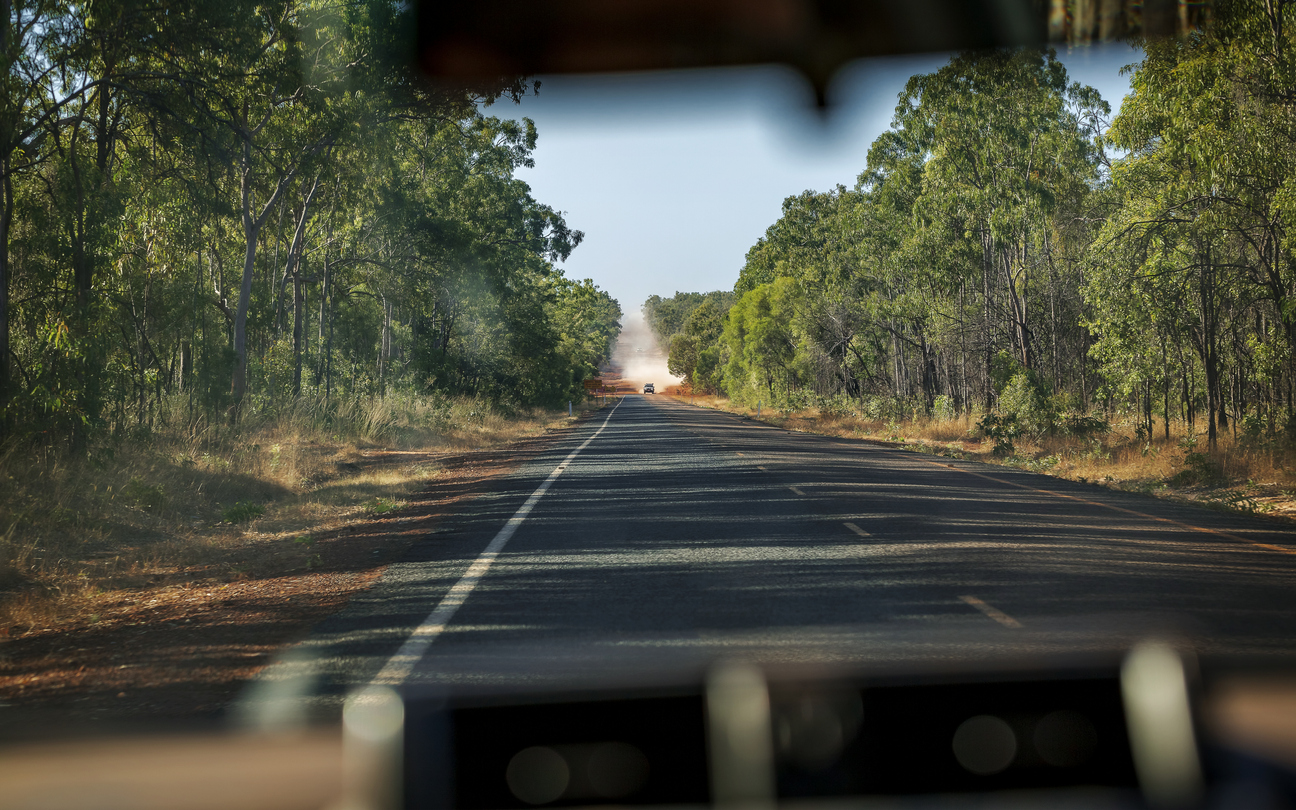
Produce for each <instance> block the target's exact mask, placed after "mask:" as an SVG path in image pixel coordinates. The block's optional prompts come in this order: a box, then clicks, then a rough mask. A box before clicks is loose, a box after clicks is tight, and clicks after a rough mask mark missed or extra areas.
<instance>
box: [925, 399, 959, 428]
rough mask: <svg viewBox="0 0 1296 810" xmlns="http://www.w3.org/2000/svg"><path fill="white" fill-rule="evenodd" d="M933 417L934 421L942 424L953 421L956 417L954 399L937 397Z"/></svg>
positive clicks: (932, 409)
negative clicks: (936, 420)
mask: <svg viewBox="0 0 1296 810" xmlns="http://www.w3.org/2000/svg"><path fill="white" fill-rule="evenodd" d="M931 415H932V418H933V419H939V420H940V421H942V422H948V421H950V420H952V419H953V418H954V417H955V416H956V414H955V413H954V399H953V398H952V397H949V396H946V395H945V394H941V395H940V396H938V397H936V399H935V400H934V401H933V402H932V408H931Z"/></svg>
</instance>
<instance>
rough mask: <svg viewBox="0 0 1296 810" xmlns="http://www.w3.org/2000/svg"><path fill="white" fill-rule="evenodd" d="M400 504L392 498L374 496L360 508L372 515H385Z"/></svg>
mask: <svg viewBox="0 0 1296 810" xmlns="http://www.w3.org/2000/svg"><path fill="white" fill-rule="evenodd" d="M399 506H400V504H399V503H397V502H396V501H394V500H392V499H390V498H374V499H372V500H369V501H365V502H364V503H362V504H361V505H360V508H361V509H363V510H364V511H365V512H367V513H369V514H371V515H385V514H387V513H388V512H391V511H393V510H394V509H396V508H397V507H399Z"/></svg>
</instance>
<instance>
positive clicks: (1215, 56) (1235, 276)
mask: <svg viewBox="0 0 1296 810" xmlns="http://www.w3.org/2000/svg"><path fill="white" fill-rule="evenodd" d="M1294 13H1296V6H1293V4H1292V3H1289V2H1283V1H1282V0H1278V1H1277V2H1273V3H1268V4H1265V5H1264V6H1263V7H1262V6H1260V5H1258V4H1253V3H1242V2H1228V3H1221V4H1219V6H1218V7H1217V8H1216V10H1215V16H1214V20H1213V21H1212V24H1211V25H1209V26H1208V27H1207V28H1206V29H1205V30H1204V31H1201V32H1197V33H1194V34H1192V35H1190V36H1188V37H1186V38H1184V39H1182V40H1167V41H1163V42H1151V43H1148V44H1147V45H1146V55H1145V58H1144V60H1143V62H1142V63H1141V64H1140V65H1139V66H1138V69H1137V70H1136V71H1135V72H1134V74H1133V76H1132V78H1131V88H1132V91H1133V92H1132V93H1131V95H1130V96H1129V98H1128V99H1127V100H1126V103H1125V105H1124V106H1123V107H1122V109H1121V112H1120V115H1119V116H1117V118H1116V119H1115V121H1114V122H1113V126H1112V130H1111V134H1110V138H1111V140H1112V142H1113V143H1115V144H1116V145H1118V146H1120V147H1121V148H1122V149H1124V150H1127V151H1128V152H1129V157H1128V158H1126V161H1125V162H1126V163H1127V164H1128V168H1127V170H1126V172H1125V176H1126V177H1127V178H1128V179H1127V180H1126V185H1127V187H1129V190H1130V191H1131V194H1132V196H1133V199H1134V203H1133V204H1134V205H1136V206H1137V207H1138V208H1139V209H1140V215H1141V219H1140V222H1145V223H1148V225H1146V226H1143V227H1136V226H1132V227H1130V228H1127V229H1125V230H1123V231H1120V232H1119V233H1118V234H1117V236H1114V237H1113V238H1117V237H1120V238H1126V239H1134V240H1143V239H1144V238H1145V237H1144V236H1143V232H1144V231H1145V230H1147V228H1150V227H1156V228H1159V229H1160V230H1161V231H1164V230H1165V229H1166V228H1168V227H1169V226H1170V225H1173V226H1174V227H1176V228H1178V229H1179V230H1181V231H1186V232H1188V233H1190V234H1191V239H1189V240H1185V243H1184V244H1185V247H1184V250H1190V251H1191V252H1190V253H1189V254H1188V255H1185V256H1184V257H1183V259H1182V261H1181V266H1183V267H1186V268H1190V269H1191V273H1192V278H1193V279H1194V282H1193V284H1194V285H1195V288H1196V290H1197V294H1196V296H1195V301H1196V305H1195V311H1196V312H1197V315H1198V318H1199V321H1200V323H1199V324H1198V325H1197V326H1196V327H1195V328H1194V329H1193V330H1192V331H1190V332H1188V333H1187V335H1188V336H1189V337H1190V338H1191V340H1192V342H1193V346H1194V348H1195V351H1196V354H1197V356H1198V358H1199V360H1200V362H1201V365H1202V369H1201V370H1202V373H1203V374H1204V376H1205V385H1204V387H1205V394H1206V399H1207V409H1208V429H1209V435H1210V439H1211V442H1212V444H1213V443H1214V441H1215V431H1216V423H1217V421H1224V420H1226V419H1227V415H1228V414H1227V411H1228V408H1227V407H1226V406H1227V405H1228V404H1229V402H1230V401H1231V402H1232V405H1233V408H1234V415H1235V416H1236V415H1237V413H1238V412H1239V411H1242V410H1244V409H1245V408H1246V405H1245V400H1246V399H1247V398H1248V396H1247V393H1246V391H1245V390H1244V389H1245V388H1247V387H1249V388H1251V389H1253V393H1252V394H1251V395H1250V399H1252V400H1253V401H1254V400H1255V399H1256V398H1260V399H1264V400H1267V401H1268V405H1269V407H1270V408H1271V411H1272V409H1273V408H1277V407H1283V409H1284V410H1285V412H1286V414H1287V416H1288V418H1290V416H1291V414H1292V409H1293V401H1292V400H1293V396H1292V388H1293V379H1294V378H1296V353H1294V351H1293V350H1296V253H1293V249H1294V248H1296V244H1293V240H1294V239H1296V235H1293V233H1292V230H1291V223H1292V222H1293V221H1296V203H1293V200H1296V193H1294V192H1296V157H1294V156H1293V155H1294V153H1293V150H1292V147H1293V146H1294V145H1296V125H1293V123H1292V122H1293V113H1294V112H1296V109H1294V105H1296V64H1293V60H1292V56H1291V50H1292V46H1293V44H1294V42H1293V33H1292V32H1293V26H1292V24H1293V23H1296V19H1293V14H1294ZM1149 166H1155V167H1157V171H1156V173H1155V175H1153V174H1152V172H1151V171H1149V170H1148V169H1146V168H1144V170H1143V171H1142V172H1141V173H1140V172H1139V170H1138V169H1137V168H1136V167H1149ZM1135 186H1137V190H1134V187H1135ZM1141 267H1143V265H1142V264H1140V263H1135V264H1134V265H1133V266H1132V267H1130V268H1128V271H1129V272H1139V269H1140V268H1141ZM1119 281H1120V280H1119V279H1113V282H1114V283H1119ZM1094 292H1095V293H1098V292H1100V291H1097V290H1095V291H1094ZM1244 313H1246V317H1245V318H1242V317H1241V316H1243V314H1244ZM1226 320H1227V321H1230V322H1231V325H1230V324H1226V323H1225V321H1226ZM1247 321H1249V322H1250V325H1247ZM1226 325H1227V326H1228V329H1227V331H1228V332H1230V333H1239V334H1237V335H1236V336H1234V335H1230V337H1231V338H1232V342H1233V344H1234V345H1233V346H1231V347H1226V346H1224V345H1223V342H1224V338H1225V335H1224V332H1225V331H1226V330H1225V327H1226ZM1240 333H1245V335H1243V334H1240ZM1248 344H1249V345H1248ZM1252 354H1255V355H1265V356H1268V357H1270V358H1273V360H1274V361H1269V362H1263V363H1260V364H1258V365H1257V364H1256V363H1254V362H1252V358H1250V357H1248V356H1247V355H1252ZM1275 361H1276V362H1275ZM1257 374H1260V375H1261V377H1262V378H1257V377H1256V375H1257ZM1226 377H1228V378H1230V381H1229V382H1230V383H1231V384H1227V383H1226V380H1225V378H1226ZM1247 377H1251V379H1250V380H1249V383H1248V381H1247V380H1246V379H1245V378H1247ZM1187 387H1188V386H1187V385H1186V384H1185V388H1187ZM1226 388H1227V389H1231V394H1230V393H1229V391H1227V390H1226ZM1271 416H1272V413H1271Z"/></svg>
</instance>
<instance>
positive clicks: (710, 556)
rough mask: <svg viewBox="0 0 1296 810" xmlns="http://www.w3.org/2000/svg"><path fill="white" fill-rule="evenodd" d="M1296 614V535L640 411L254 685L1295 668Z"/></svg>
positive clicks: (576, 447) (473, 514) (435, 547)
mask: <svg viewBox="0 0 1296 810" xmlns="http://www.w3.org/2000/svg"><path fill="white" fill-rule="evenodd" d="M555 473H556V474H555ZM1293 608H1296V534H1293V533H1292V531H1291V530H1290V529H1288V528H1287V527H1286V526H1284V525H1282V524H1278V523H1275V522H1269V521H1266V520H1264V519H1261V518H1250V517H1246V516H1238V515H1230V514H1225V513H1220V512H1215V511H1211V510H1206V509H1201V508H1196V507H1190V506H1183V505H1177V504H1172V503H1169V502H1165V501H1158V500H1155V499H1151V498H1145V497H1141V496H1136V495H1132V494H1126V493H1120V492H1113V491H1109V490H1106V489H1104V488H1101V487H1096V486H1091V485H1083V484H1077V483H1072V482H1067V481H1062V480H1058V479H1054V478H1049V477H1046V476H1041V475H1035V474H1031V473H1027V472H1023V471H1019V470H1015V469H1011V468H1003V467H994V466H988V465H983V464H977V463H973V462H962V461H952V460H949V459H945V458H941V457H936V456H927V455H923V454H918V453H910V452H903V451H899V450H892V449H887V448H884V447H879V446H876V445H870V444H865V443H862V442H850V441H846V440H841V439H834V438H828V437H821V436H812V435H807V434H796V433H789V432H787V431H784V430H781V429H779V428H775V427H772V426H769V425H766V424H762V423H757V422H752V421H750V420H747V419H744V418H742V417H738V416H734V415H730V414H725V413H719V412H715V411H709V410H705V409H701V408H694V407H690V406H688V405H685V404H682V403H678V402H675V401H672V400H667V399H664V398H661V397H647V396H631V397H626V398H625V399H624V400H623V401H622V402H621V404H620V405H619V406H618V407H617V408H616V409H615V410H611V409H608V410H605V411H603V412H600V413H598V414H596V415H595V416H594V417H593V418H592V419H590V420H587V421H586V422H584V423H582V425H581V426H580V427H578V428H576V429H574V430H572V431H571V432H570V433H569V434H568V435H566V436H565V437H564V438H563V439H561V440H559V441H558V442H556V443H555V444H554V446H553V447H552V448H551V449H550V450H549V451H548V452H546V453H543V454H541V455H540V456H539V457H537V458H536V459H535V460H533V461H532V462H530V463H528V464H526V465H524V466H523V467H522V468H520V469H519V470H517V471H516V472H515V473H513V474H512V475H511V476H508V477H506V478H504V479H502V480H500V481H499V482H497V484H496V485H495V486H494V487H493V489H492V490H491V491H490V492H489V493H488V494H486V495H484V496H482V497H480V498H478V499H476V500H474V501H473V502H471V503H470V504H468V505H467V506H466V507H465V509H464V510H463V511H462V512H461V513H460V514H459V515H457V516H456V517H455V518H454V519H452V520H450V521H448V522H447V523H446V524H445V525H444V526H443V527H442V529H440V530H439V531H438V532H437V533H436V534H434V535H432V536H429V537H428V538H426V540H425V541H423V542H420V543H419V544H417V545H416V546H415V547H414V548H413V549H412V550H411V553H410V554H409V556H408V557H407V559H405V560H404V561H403V562H401V563H399V564H396V565H393V566H392V567H391V568H390V569H389V570H388V572H387V573H386V574H385V576H384V577H383V579H382V580H381V581H380V583H379V584H378V585H377V586H375V587H374V588H373V589H372V590H371V591H369V592H368V593H366V594H365V595H364V596H363V597H361V598H359V599H357V600H356V601H355V602H353V604H352V605H351V606H350V607H349V608H348V610H347V611H345V612H344V613H342V614H339V615H338V616H336V617H334V618H333V619H331V620H329V621H328V622H326V623H325V624H323V625H322V626H320V627H319V628H317V630H316V632H315V633H314V634H313V635H312V637H311V638H310V639H308V640H307V641H305V642H304V643H302V644H301V645H299V646H297V647H296V648H295V649H294V650H293V652H292V653H290V655H289V656H288V658H287V659H286V660H284V661H283V662H282V663H280V664H278V665H276V666H274V667H272V668H270V669H269V670H268V671H267V673H266V675H265V677H264V679H263V681H262V682H261V684H260V686H259V687H258V689H260V690H262V691H259V692H258V693H257V694H258V695H260V694H265V692H264V690H265V689H268V688H271V687H273V685H275V684H278V685H280V686H286V685H288V684H295V685H296V686H297V687H301V686H302V681H301V680H300V679H303V678H309V679H311V680H312V684H313V685H312V686H311V691H312V693H313V694H315V695H317V696H319V699H318V700H317V701H316V702H315V705H316V707H317V708H322V709H324V710H325V711H331V710H332V709H331V708H330V707H335V706H336V704H337V696H339V695H340V694H342V693H343V692H344V691H345V690H347V689H350V688H355V687H358V686H362V685H364V684H367V683H371V682H374V681H378V682H384V683H405V684H429V685H438V686H452V687H455V688H460V689H463V688H469V689H471V688H476V687H481V686H487V687H490V686H497V685H506V686H510V687H512V686H519V685H528V686H535V685H544V684H566V685H573V684H581V683H585V682H608V681H616V680H617V679H619V678H626V679H630V680H633V679H636V678H639V677H642V676H643V674H644V673H645V672H649V671H654V670H660V671H668V670H670V669H672V668H680V667H684V668H688V667H696V665H697V662H699V661H703V660H709V659H714V658H715V657H717V656H739V657H752V658H758V659H760V660H764V661H769V662H775V663H777V662H782V661H794V662H815V661H826V662H840V661H852V662H864V663H868V664H870V665H885V664H886V663H887V662H897V663H900V664H904V665H910V664H913V663H915V662H940V661H955V662H960V663H974V662H977V661H984V660H990V659H1002V658H1005V657H1008V658H1012V657H1014V656H1016V657H1021V656H1026V657H1038V656H1047V655H1051V654H1064V653H1087V652H1095V651H1110V650H1115V649H1120V648H1123V647H1124V646H1126V645H1128V644H1129V643H1130V642H1132V641H1134V640H1136V639H1139V638H1142V637H1145V636H1147V635H1150V634H1155V635H1161V636H1166V635H1170V636H1173V637H1176V638H1179V639H1184V640H1187V641H1189V642H1190V643H1192V644H1193V645H1194V646H1195V647H1196V648H1197V649H1198V650H1199V651H1201V652H1202V653H1204V654H1206V655H1213V654H1242V655H1252V656H1270V655H1286V654H1288V653H1290V652H1292V651H1293V647H1294V646H1296V610H1293ZM294 679H298V680H295V681H294ZM258 699H259V698H253V699H252V700H251V703H250V704H249V705H255V704H256V700H258Z"/></svg>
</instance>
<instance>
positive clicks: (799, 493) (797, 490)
mask: <svg viewBox="0 0 1296 810" xmlns="http://www.w3.org/2000/svg"><path fill="white" fill-rule="evenodd" d="M788 489H790V490H792V491H793V492H795V493H796V494H798V495H800V496H801V497H803V498H804V497H805V493H804V492H802V491H801V490H799V489H797V488H796V487H788Z"/></svg>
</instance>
